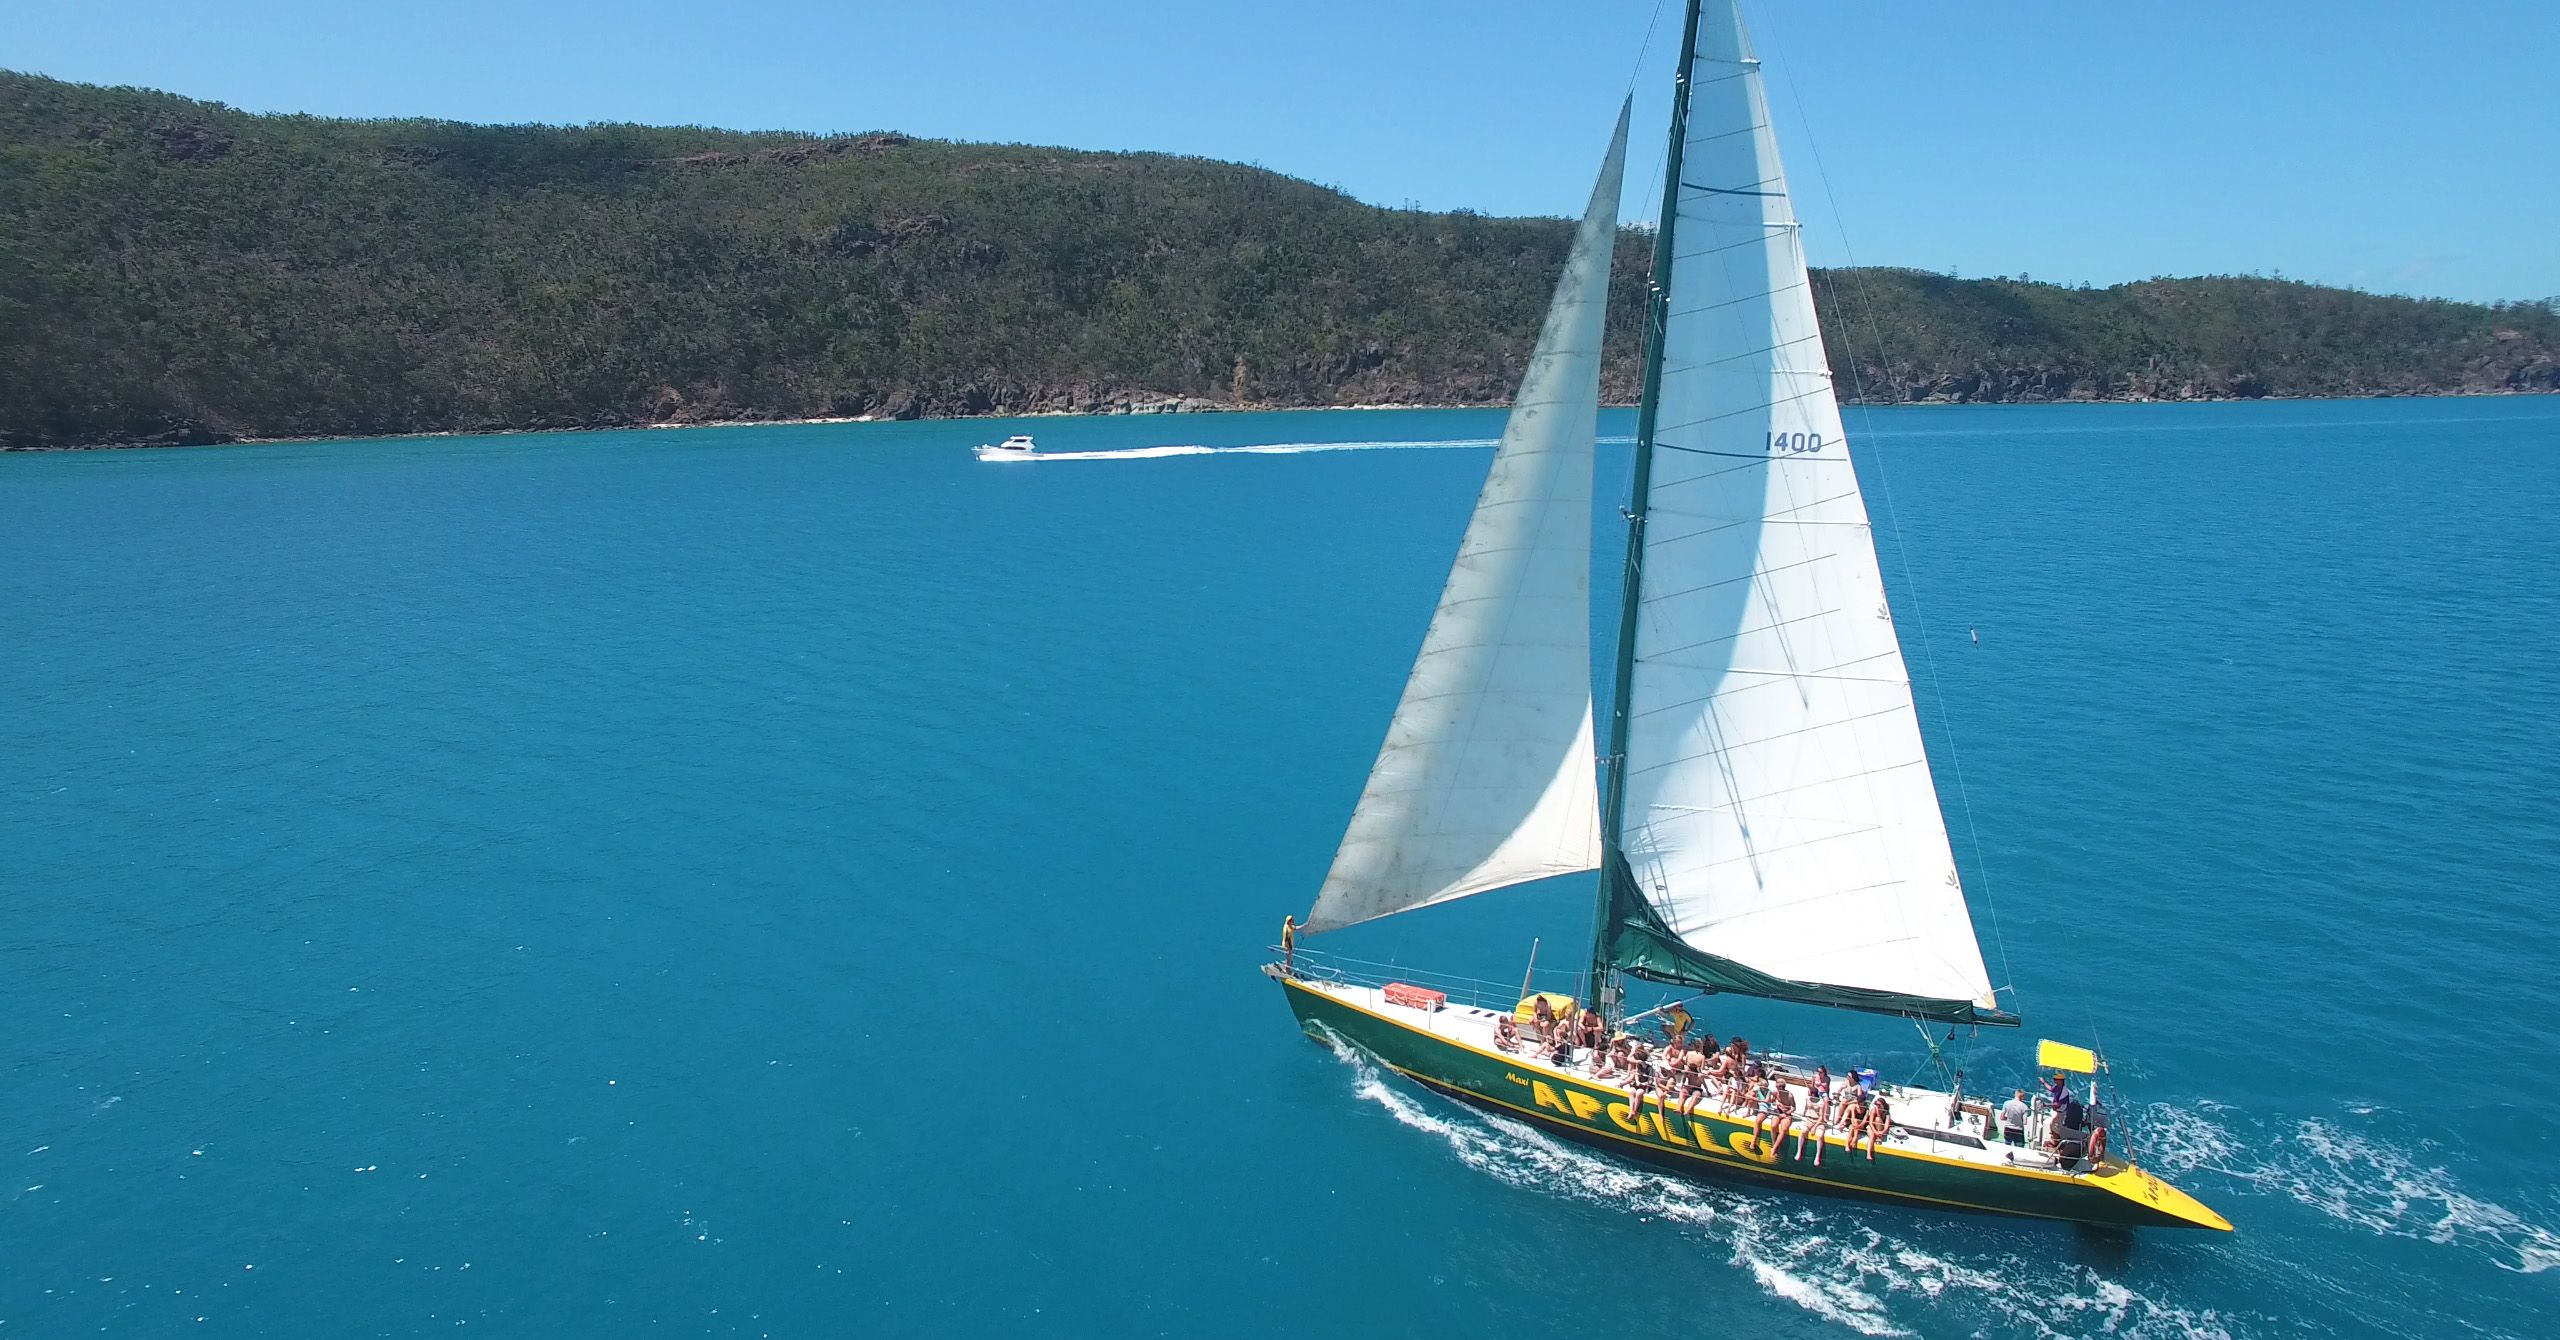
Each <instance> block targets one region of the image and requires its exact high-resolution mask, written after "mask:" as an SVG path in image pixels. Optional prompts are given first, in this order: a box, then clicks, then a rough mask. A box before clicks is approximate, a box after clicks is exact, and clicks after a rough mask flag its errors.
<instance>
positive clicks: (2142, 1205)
mask: <svg viewBox="0 0 2560 1340" xmlns="http://www.w3.org/2000/svg"><path fill="white" fill-rule="evenodd" d="M1273 975H1274V976H1275V977H1278V978H1279V980H1280V983H1281V986H1282V988H1283V990H1284V991H1285V993H1286V994H1287V996H1288V999H1289V1007H1290V1009H1291V1010H1292V1011H1294V1012H1295V1013H1296V1015H1297V1017H1298V1020H1299V1023H1300V1026H1301V1027H1303V1028H1304V1029H1306V1031H1308V1032H1309V1033H1310V1034H1313V1035H1315V1036H1317V1037H1319V1038H1320V1039H1321V1038H1323V1037H1325V1036H1327V1035H1330V1036H1331V1037H1334V1038H1338V1039H1340V1040H1341V1041H1343V1042H1345V1043H1347V1044H1349V1045H1351V1046H1353V1047H1356V1048H1358V1049H1359V1050H1361V1051H1362V1052H1365V1053H1367V1054H1369V1055H1370V1056H1372V1057H1374V1058H1376V1059H1377V1060H1378V1061H1379V1062H1380V1063H1381V1064H1383V1065H1385V1066H1386V1067H1388V1068H1389V1069H1391V1070H1394V1071H1395V1072H1397V1073H1398V1074H1401V1075H1403V1076H1405V1077H1407V1078H1409V1079H1412V1080H1414V1081H1416V1082H1417V1083H1420V1084H1424V1085H1426V1086H1428V1087H1430V1088H1432V1089H1435V1090H1438V1091H1439V1092H1441V1093H1444V1094H1447V1095H1449V1096H1451V1097H1453V1098H1457V1099H1460V1100H1462V1101H1464V1102H1467V1103H1469V1104H1472V1105H1474V1106H1477V1107H1481V1108H1485V1109H1487V1110H1490V1111H1494V1112H1499V1113H1501V1114H1502V1115H1504V1116H1507V1117H1511V1118H1514V1119H1516V1120H1520V1121H1525V1122H1528V1123H1530V1124H1532V1125H1535V1126H1537V1127H1538V1128H1540V1129H1542V1130H1546V1131H1549V1132H1552V1133H1554V1134H1557V1135H1560V1136H1563V1137H1564V1138H1566V1139H1569V1140H1573V1141H1576V1142H1578V1143H1582V1144H1586V1145H1591V1146H1594V1147H1597V1148H1601V1149H1605V1150H1607V1151H1609V1152H1610V1153H1613V1154H1616V1155H1619V1156H1621V1157H1626V1158H1632V1159H1635V1160H1638V1161H1640V1162H1643V1163H1647V1164H1650V1165H1652V1166H1655V1167H1659V1168H1664V1169H1667V1170H1670V1171H1673V1172H1676V1173H1678V1174H1680V1175H1682V1176H1685V1177H1692V1178H1697V1179H1700V1180H1710V1181H1713V1180H1724V1181H1745V1182H1757V1183H1760V1184H1763V1185H1768V1186H1778V1187H1784V1188H1787V1189H1790V1190H1796V1191H1808V1192H1814V1193H1817V1194H1822V1195H1832V1196H1843V1197H1850V1198H1856V1199H1867V1200H1885V1201H1894V1202H1898V1203H1902V1204H1909V1205H1921V1206H1932V1207H1936V1208H1940V1209H1956V1210H1970V1211H1978V1212H1983V1213H1990V1214H2006V1215H2020V1216H2026V1217H2030V1218H2039V1219H2057V1220H2063V1221H2067V1222H2071V1223H2079V1224H2094V1225H2107V1226H2113V1227H2120V1228H2203V1229H2216V1230H2221V1231H2224V1232H2228V1231H2229V1230H2230V1228H2231V1224H2230V1222H2229V1221H2228V1220H2225V1219H2224V1218H2223V1217H2222V1216H2221V1215H2219V1214H2216V1213H2214V1212H2213V1211H2212V1210H2211V1209H2208V1208H2207V1207H2205V1206H2204V1205H2203V1204H2202V1203H2201V1202H2199V1201H2197V1200H2196V1199H2195V1198H2194V1197H2192V1196H2189V1195H2187V1194H2186V1193H2185V1192H2183V1191H2180V1190H2179V1189H2178V1188H2176V1187H2174V1186H2171V1185H2170V1184H2168V1183H2167V1182H2165V1181H2163V1180H2161V1179H2160V1178H2158V1177H2156V1176H2154V1175H2153V1174H2151V1173H2149V1172H2145V1171H2143V1170H2142V1169H2141V1168H2138V1167H2134V1166H2131V1165H2111V1166H2110V1167H2108V1168H2106V1169H2104V1170H2101V1171H2095V1172H2089V1173H2078V1174H2075V1173H2070V1172H2064V1171H2060V1170H2056V1169H2049V1168H2040V1167H2030V1166H2020V1165H2011V1166H2001V1165H1995V1164H1990V1163H1986V1162H1983V1161H1981V1160H1980V1158H1979V1157H1977V1158H1974V1159H1966V1158H1958V1157H1948V1156H1945V1155H1939V1154H1932V1153H1928V1152H1925V1151H1923V1150H1921V1149H1917V1148H1912V1147H1910V1146H1911V1145H1912V1144H1914V1143H1917V1142H1916V1141H1912V1140H1907V1139H1906V1140H1898V1141H1896V1140H1889V1141H1887V1142H1885V1143H1884V1144H1883V1145H1882V1146H1881V1147H1880V1148H1879V1149H1878V1151H1877V1153H1876V1156H1875V1157H1874V1158H1872V1159H1871V1158H1869V1157H1868V1156H1867V1153H1866V1151H1865V1150H1863V1149H1861V1150H1859V1151H1857V1152H1855V1153H1852V1152H1851V1151H1850V1150H1849V1149H1848V1148H1846V1147H1845V1145H1844V1144H1843V1143H1842V1140H1841V1137H1840V1136H1839V1135H1838V1134H1837V1133H1832V1134H1830V1135H1828V1136H1827V1137H1826V1147H1825V1148H1824V1149H1823V1150H1822V1162H1821V1164H1820V1165H1816V1164H1815V1163H1814V1162H1813V1161H1812V1157H1811V1146H1810V1145H1809V1144H1808V1145H1807V1147H1806V1150H1807V1153H1806V1157H1805V1158H1803V1159H1798V1158H1795V1157H1794V1156H1793V1155H1794V1151H1795V1146H1796V1142H1795V1141H1794V1139H1793V1138H1792V1137H1791V1138H1789V1139H1788V1140H1786V1141H1784V1142H1782V1144H1781V1147H1778V1148H1771V1147H1768V1146H1765V1145H1764V1144H1762V1142H1760V1141H1757V1140H1755V1139H1754V1138H1753V1136H1752V1129H1751V1123H1750V1121H1749V1120H1748V1119H1746V1118H1738V1117H1733V1116H1728V1115H1726V1114H1725V1113H1723V1112H1722V1111H1718V1110H1711V1109H1709V1108H1708V1107H1705V1106H1703V1105H1702V1106H1700V1107H1699V1108H1698V1109H1697V1110H1696V1111H1695V1112H1694V1113H1692V1114H1691V1115H1689V1116H1685V1117H1684V1116H1682V1115H1681V1114H1680V1113H1679V1112H1678V1111H1677V1110H1676V1109H1670V1110H1666V1109H1665V1108H1663V1107H1661V1106H1660V1105H1658V1104H1656V1103H1652V1102H1647V1103H1646V1104H1644V1106H1643V1108H1642V1109H1641V1110H1640V1111H1639V1110H1637V1109H1635V1108H1633V1107H1631V1106H1630V1105H1629V1103H1628V1100H1627V1095H1626V1093H1625V1091H1623V1090H1621V1089H1618V1088H1615V1087H1613V1086H1611V1085H1609V1084H1608V1083H1606V1082H1603V1081H1596V1080H1592V1079H1589V1078H1587V1077H1585V1076H1582V1075H1579V1074H1574V1073H1571V1072H1568V1071H1562V1070H1558V1069H1555V1068H1553V1067H1550V1066H1546V1065H1543V1064H1540V1063H1538V1062H1535V1061H1531V1060H1529V1059H1528V1058H1526V1057H1521V1056H1513V1055H1506V1054H1504V1053H1502V1052H1499V1051H1494V1050H1489V1049H1486V1048H1484V1047H1479V1046H1476V1045H1472V1044H1471V1043H1469V1042H1467V1041H1464V1040H1461V1039H1458V1038H1453V1037H1450V1036H1447V1035H1446V1030H1444V1029H1442V1028H1435V1027H1429V1026H1425V1025H1424V1023H1423V1021H1426V1020H1428V1019H1430V1018H1431V1016H1429V1015H1426V1014H1423V1013H1422V1012H1420V1011H1412V1010H1406V1009H1401V1008H1398V1007H1394V1006H1387V1005H1384V1004H1383V1003H1382V1002H1380V1001H1378V1000H1377V999H1376V998H1375V996H1374V993H1366V992H1364V991H1363V989H1361V988H1343V987H1339V986H1336V985H1334V984H1331V983H1320V982H1309V981H1304V980H1300V979H1298V978H1295V977H1291V976H1289V975H1287V974H1286V973H1283V972H1280V971H1278V970H1277V969H1274V970H1273ZM1407 1014H1409V1015H1412V1016H1414V1018H1413V1020H1411V1021H1408V1020H1405V1019H1399V1018H1397V1017H1396V1016H1398V1015H1407Z"/></svg>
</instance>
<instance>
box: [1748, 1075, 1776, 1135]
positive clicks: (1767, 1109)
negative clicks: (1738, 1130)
mask: <svg viewBox="0 0 2560 1340" xmlns="http://www.w3.org/2000/svg"><path fill="white" fill-rule="evenodd" d="M1773 1089H1774V1086H1772V1085H1771V1084H1770V1082H1769V1081H1768V1080H1766V1079H1756V1080H1753V1081H1752V1082H1751V1090H1750V1096H1749V1097H1748V1098H1746V1099H1745V1100H1744V1110H1745V1111H1747V1112H1749V1113H1750V1114H1751V1138H1752V1139H1753V1140H1758V1139H1760V1131H1761V1128H1763V1127H1765V1126H1769V1125H1772V1124H1774V1123H1775V1122H1776V1120H1777V1116H1778V1096H1777V1094H1776V1093H1775V1092H1774V1091H1773Z"/></svg>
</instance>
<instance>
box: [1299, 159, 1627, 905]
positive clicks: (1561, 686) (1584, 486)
mask: <svg viewBox="0 0 2560 1340" xmlns="http://www.w3.org/2000/svg"><path fill="white" fill-rule="evenodd" d="M1626 151H1627V113H1626V111H1625V110H1624V109H1623V108H1622V109H1621V110H1620V111H1619V113H1618V126H1617V132H1616V134H1615V135H1614V136H1613V137H1612V138H1611V139H1610V142H1609V154H1608V157H1607V159H1606V160H1605V161H1604V162H1603V163H1602V165H1601V168H1600V180H1599V183H1598V184H1597V185H1595V186H1594V187H1593V188H1592V192H1591V205H1590V208H1589V209H1588V210H1587V211H1586V212H1585V213H1584V215H1583V218H1582V226H1581V227H1580V229H1579V230H1577V231H1576V232H1575V234H1574V239H1573V250H1572V252H1571V253H1570V254H1569V255H1568V256H1567V258H1566V260H1565V266H1564V277H1563V278H1562V279H1561V280H1559V281H1558V282H1557V284H1556V292H1555V299H1554V301H1553V303H1552V304H1551V305H1550V306H1549V307H1548V309H1547V319H1546V324H1545V326H1544V327H1543V328H1542V329H1541V330H1540V331H1539V334H1538V344H1537V348H1536V350H1535V351H1534V352H1533V353H1532V354H1531V355H1530V358H1529V367H1528V371H1527V372H1526V373H1525V374H1524V375H1523V376H1522V377H1521V379H1520V393H1519V395H1518V397H1517V398H1516V399H1515V400H1513V402H1512V408H1511V418H1510V421H1509V422H1508V423H1507V424H1505V425H1504V427H1503V431H1502V443H1501V445H1500V446H1499V447H1497V448H1496V449H1495V451H1494V455H1493V468H1492V470H1491V472H1490V473H1489V474H1487V475H1486V477H1485V482H1484V490H1483V492H1482V493H1480V494H1478V495H1477V498H1476V510H1475V515H1474V517H1473V519H1472V520H1470V521H1469V522H1468V523H1467V533H1466V538H1465V539H1464V540H1463V541H1461V542H1460V544H1459V547H1458V560H1457V563H1456V565H1455V566H1454V567H1452V568H1451V569H1450V570H1449V581H1448V584H1447V585H1446V586H1445V587H1443V588H1442V590H1441V593H1440V606H1439V609H1438V610H1437V611H1436V612H1434V613H1433V615H1432V616H1431V628H1430V631H1429V632H1428V633H1426V634H1425V635H1424V637H1423V640H1422V654H1421V656H1420V657H1419V658H1418V659H1416V660H1415V662H1414V665H1413V674H1412V676H1411V677H1410V678H1409V679H1407V680H1406V682H1405V688H1404V698H1403V700H1402V701H1401V702H1399V703H1398V704H1397V706H1396V714H1395V719H1394V722H1393V724H1391V725H1390V726H1389V727H1388V729H1387V741H1386V745H1385V747H1383V748H1382V749H1380V750H1379V751H1378V761H1377V763H1376V765H1375V766H1374V767H1373V768H1371V770H1370V773H1369V781H1368V785H1367V786H1366V788H1364V789H1363V790H1362V791H1361V793H1360V804H1359V807H1358V809H1356V810H1355V811H1354V812H1353V813H1352V816H1351V826H1350V830H1349V831H1348V832H1347V833H1345V834H1344V836H1343V839H1342V846H1341V848H1340V849H1339V850H1338V851H1336V852H1335V853H1334V858H1333V868H1332V870H1331V871H1330V872H1329V873H1327V874H1326V876H1325V881H1324V889H1323V891H1322V892H1321V893H1319V894H1318V895H1317V897H1316V903H1315V909H1314V910H1313V911H1312V912H1310V913H1309V914H1308V916H1307V929H1309V930H1310V931H1322V930H1330V929H1333V928H1335V927H1340V926H1348V925H1351V924H1352V923H1354V922H1360V921H1367V920H1369V919H1370V918H1372V917H1382V916H1386V915H1388V914H1389V913H1392V912H1402V911H1406V910H1409V909H1411V908H1416V907H1424V906H1428V905H1429V904H1432V903H1439V902H1446V901H1448V900H1449V899H1452V898H1461V897H1465V896H1466V895H1468V894H1472V893H1483V892H1485V891H1487V890H1490V889H1498V888H1502V887H1504V886H1506V885H1511V884H1518V883H1522V882H1524V881H1527V880H1533V879H1542V878H1545V877H1547V876H1549V875H1566V874H1572V873H1574V872H1576V871H1582V870H1591V869H1594V868H1596V867H1597V866H1598V865H1599V863H1600V821H1599V802H1598V798H1597V796H1596V795H1595V794H1594V790H1593V785H1592V746H1591V741H1592V731H1591V455H1592V443H1593V440H1594V438H1595V436H1596V435H1597V432H1598V418H1599V406H1600V340H1601V331H1602V324H1603V317H1604V315H1605V311H1606V308H1607V305H1608V295H1609V258H1610V253H1611V252H1612V251H1613V250H1614V249H1615V247H1616V243H1617V235H1618V186H1619V179H1620V177H1621V175H1622V174H1623V171H1624V168H1625V163H1626Z"/></svg>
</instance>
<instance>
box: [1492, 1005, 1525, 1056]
mask: <svg viewBox="0 0 2560 1340" xmlns="http://www.w3.org/2000/svg"><path fill="white" fill-rule="evenodd" d="M1493 1045H1494V1046H1496V1047H1499V1048H1501V1049H1502V1050H1504V1051H1507V1052H1516V1051H1518V1050H1520V1025H1519V1024H1518V1023H1516V1022H1514V1021H1513V1020H1512V1018H1511V1016H1510V1015H1507V1014H1506V1015H1504V1016H1502V1017H1501V1018H1499V1019H1496V1020H1494V1021H1493Z"/></svg>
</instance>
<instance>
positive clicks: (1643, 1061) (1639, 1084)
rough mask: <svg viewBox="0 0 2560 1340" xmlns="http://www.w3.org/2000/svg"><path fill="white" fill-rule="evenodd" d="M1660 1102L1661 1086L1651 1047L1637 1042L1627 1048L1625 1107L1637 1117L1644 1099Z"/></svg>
mask: <svg viewBox="0 0 2560 1340" xmlns="http://www.w3.org/2000/svg"><path fill="white" fill-rule="evenodd" d="M1647 1098H1651V1099H1653V1101H1654V1104H1655V1105H1656V1106H1660V1105H1661V1103H1662V1086H1661V1079H1660V1076H1659V1074H1658V1073H1657V1071H1656V1068H1655V1065H1654V1060H1653V1049H1652V1048H1650V1047H1647V1046H1645V1045H1644V1044H1643V1043H1641V1042H1638V1043H1634V1044H1631V1045H1630V1046H1629V1047H1628V1048H1627V1108H1628V1110H1629V1111H1630V1112H1633V1113H1634V1114H1635V1115H1636V1116H1637V1117H1638V1118H1639V1119H1641V1118H1642V1116H1643V1114H1644V1100H1645V1099H1647Z"/></svg>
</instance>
